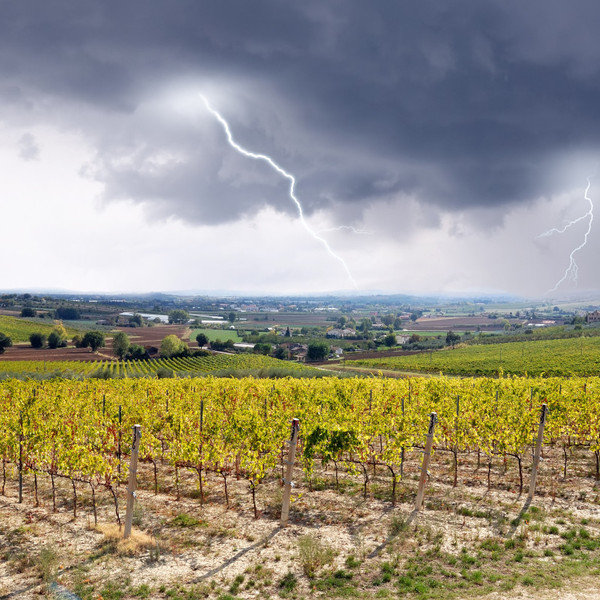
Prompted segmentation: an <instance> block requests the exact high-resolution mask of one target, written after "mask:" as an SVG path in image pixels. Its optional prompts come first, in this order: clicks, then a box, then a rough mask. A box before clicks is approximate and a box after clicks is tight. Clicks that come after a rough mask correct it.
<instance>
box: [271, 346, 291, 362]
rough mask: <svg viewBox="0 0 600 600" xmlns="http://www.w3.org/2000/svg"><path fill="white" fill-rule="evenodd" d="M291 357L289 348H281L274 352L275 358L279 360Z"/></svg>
mask: <svg viewBox="0 0 600 600" xmlns="http://www.w3.org/2000/svg"><path fill="white" fill-rule="evenodd" d="M289 357H290V353H289V351H288V350H287V348H284V347H283V346H279V347H278V348H277V349H276V350H275V352H273V358H278V359H279V360H287V359H288V358H289Z"/></svg>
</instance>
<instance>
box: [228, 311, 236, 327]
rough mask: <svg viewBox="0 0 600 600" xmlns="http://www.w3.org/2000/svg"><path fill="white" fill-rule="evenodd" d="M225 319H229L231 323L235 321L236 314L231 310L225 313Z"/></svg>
mask: <svg viewBox="0 0 600 600" xmlns="http://www.w3.org/2000/svg"><path fill="white" fill-rule="evenodd" d="M227 319H228V320H229V322H230V323H231V324H232V325H233V324H234V323H235V319H236V314H235V313H234V312H233V311H231V312H230V313H229V314H228V315H227Z"/></svg>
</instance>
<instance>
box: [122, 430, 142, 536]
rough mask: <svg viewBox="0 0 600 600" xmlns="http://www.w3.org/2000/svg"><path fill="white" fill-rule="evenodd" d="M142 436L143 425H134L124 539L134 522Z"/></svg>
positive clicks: (129, 532) (129, 533) (128, 534)
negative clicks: (134, 504)
mask: <svg viewBox="0 0 600 600" xmlns="http://www.w3.org/2000/svg"><path fill="white" fill-rule="evenodd" d="M141 437H142V427H141V425H134V426H133V442H132V444H131V460H130V463H129V481H128V483H127V509H126V512H125V529H124V530H123V539H124V540H126V539H127V538H128V537H129V536H130V535H131V524H132V522H133V503H134V501H135V490H136V488H137V479H136V474H137V463H138V453H139V450H140V439H141Z"/></svg>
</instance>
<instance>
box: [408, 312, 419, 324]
mask: <svg viewBox="0 0 600 600" xmlns="http://www.w3.org/2000/svg"><path fill="white" fill-rule="evenodd" d="M418 318H419V314H418V313H416V312H414V313H412V314H411V315H410V320H411V321H412V322H413V323H414V322H415V321H416V320H417V319H418Z"/></svg>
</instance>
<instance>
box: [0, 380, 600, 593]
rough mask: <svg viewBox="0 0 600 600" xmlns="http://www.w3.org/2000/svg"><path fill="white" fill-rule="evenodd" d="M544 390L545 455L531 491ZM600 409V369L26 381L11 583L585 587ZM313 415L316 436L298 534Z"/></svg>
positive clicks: (9, 497)
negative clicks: (285, 502) (133, 468)
mask: <svg viewBox="0 0 600 600" xmlns="http://www.w3.org/2000/svg"><path fill="white" fill-rule="evenodd" d="M542 401H544V402H546V403H547V404H548V406H549V415H548V418H547V423H546V430H545V435H544V450H543V452H544V459H545V460H544V462H543V463H541V466H540V472H539V475H538V480H537V488H536V497H535V499H534V502H533V503H527V502H524V498H522V497H521V496H520V491H522V490H523V489H525V490H526V489H527V485H528V482H529V476H530V467H531V448H532V440H533V439H534V438H535V434H536V431H537V424H538V420H539V405H540V402H542ZM431 411H435V412H436V413H437V416H438V419H439V421H438V423H437V426H436V429H435V434H434V447H435V452H434V454H433V456H432V462H431V464H430V469H429V470H430V476H431V478H430V480H429V482H428V484H427V488H426V495H425V507H424V509H423V510H422V511H421V512H420V513H415V512H413V510H412V509H413V506H414V499H415V494H416V485H417V484H416V481H417V479H418V477H419V471H420V457H421V452H420V450H421V449H422V444H423V441H424V439H425V433H426V430H427V425H428V421H429V414H430V412H431ZM599 414H600V379H598V378H588V379H584V378H573V379H561V378H550V379H536V378H531V379H528V378H504V379H485V378H480V379H427V380H426V379H423V378H416V379H405V380H394V381H392V380H382V379H360V380H359V379H354V380H345V381H341V380H338V379H331V378H330V379H322V380H302V379H299V380H290V379H285V380H277V381H273V380H256V379H243V380H232V379H219V378H211V377H209V378H204V379H182V380H162V381H151V380H139V379H138V380H120V381H99V380H95V381H94V380H87V381H81V382H80V381H64V380H62V381H61V380H54V381H49V382H35V381H31V382H19V381H15V380H12V381H5V382H2V383H0V449H1V450H2V455H3V473H4V477H3V483H2V489H1V493H2V496H0V516H1V518H2V526H1V527H0V545H1V546H2V547H3V548H10V552H8V553H7V554H6V558H5V561H4V563H3V569H4V570H3V577H2V580H0V594H9V593H11V592H12V593H14V592H17V593H19V594H21V595H22V596H23V597H29V596H27V595H26V594H27V593H31V597H34V596H35V595H37V593H38V592H43V590H44V585H47V582H48V581H51V580H52V579H56V580H57V581H58V582H59V585H61V586H64V587H63V588H60V589H69V590H73V591H75V592H76V593H77V594H78V595H79V597H80V598H97V597H98V596H102V597H103V598H117V597H118V598H122V599H124V598H127V599H132V600H133V599H135V598H139V597H148V598H156V599H161V600H162V599H165V598H182V599H185V600H187V599H188V598H210V599H211V600H224V599H230V598H248V599H249V598H256V597H258V598H268V597H279V596H281V597H284V598H286V597H288V598H293V597H295V598H306V597H312V596H315V597H319V596H321V595H326V596H327V597H358V598H363V599H365V600H371V599H375V598H387V597H398V595H400V596H401V597H402V596H407V597H409V598H412V597H415V598H423V599H425V598H441V597H443V598H465V597H471V596H472V595H475V594H476V595H478V596H485V595H486V594H488V593H492V592H495V594H496V598H498V597H503V598H504V597H513V596H515V595H517V594H518V595H521V594H522V595H523V597H524V598H532V597H536V598H544V599H545V598H550V597H552V596H551V595H549V596H546V595H545V592H543V589H544V588H546V587H552V588H554V589H553V591H552V594H554V596H553V597H556V593H557V592H556V587H557V586H560V585H565V586H568V587H569V590H570V591H571V592H573V591H575V592H577V590H578V589H579V588H578V586H581V585H583V584H581V583H579V584H575V590H574V589H573V586H572V585H571V584H570V583H569V578H570V577H577V576H580V575H581V574H590V573H595V572H597V570H598V569H600V526H599V523H600V521H599V520H598V504H599V503H600V497H599V494H598V491H597V488H596V482H597V478H598V477H599V476H600V473H599V472H598V470H599V468H600V465H599V461H598V457H599V452H600V444H599V442H600V420H599V419H598V415H599ZM292 417H297V418H299V419H300V426H301V443H300V447H299V450H298V454H297V460H296V463H295V468H294V472H293V479H294V482H295V487H294V488H293V503H292V510H291V523H290V525H289V527H288V528H286V529H282V528H281V527H279V524H278V519H279V514H280V513H279V511H280V507H281V488H280V485H281V481H282V473H283V467H284V466H285V463H284V461H285V449H286V440H287V439H288V438H289V423H290V420H291V418H292ZM135 423H139V424H140V425H141V427H142V438H141V446H140V460H141V465H140V469H139V472H138V480H139V490H138V492H137V496H136V506H137V509H136V511H137V512H135V513H134V526H135V529H134V532H135V535H134V538H133V540H132V541H131V542H130V543H128V544H125V543H122V542H120V541H119V536H120V534H119V528H118V524H117V521H118V520H121V522H122V519H123V518H124V510H125V509H124V504H125V497H126V493H125V488H124V484H125V482H126V480H127V476H128V472H127V469H128V464H129V463H128V458H129V457H128V451H129V450H128V447H129V443H128V442H129V439H130V432H131V428H132V425H133V424H135ZM475 424H476V426H475ZM19 474H20V475H21V476H22V480H23V488H22V489H23V498H22V502H19V486H18V481H19ZM96 521H97V522H98V525H97V526H96ZM528 589H530V590H531V592H530V593H529V594H530V595H527V594H528V591H527V590H528ZM583 589H585V586H584V588H583ZM286 590H287V591H286ZM532 594H533V595H532ZM573 597H574V598H580V596H579V595H575V596H573ZM581 597H583V596H581Z"/></svg>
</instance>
